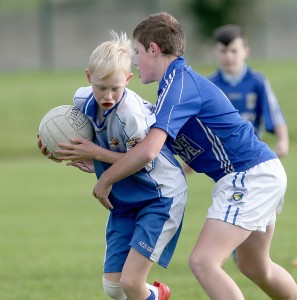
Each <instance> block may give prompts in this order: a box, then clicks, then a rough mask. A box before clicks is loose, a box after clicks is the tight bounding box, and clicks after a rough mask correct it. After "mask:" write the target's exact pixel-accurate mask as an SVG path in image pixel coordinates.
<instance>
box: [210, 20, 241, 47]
mask: <svg viewBox="0 0 297 300" xmlns="http://www.w3.org/2000/svg"><path fill="white" fill-rule="evenodd" d="M237 38H241V39H243V40H244V42H245V43H246V38H245V35H244V33H243V31H242V29H241V27H239V26H238V25H233V24H227V25H223V26H220V27H218V28H217V29H215V31H214V33H213V39H214V42H215V43H222V44H223V45H225V46H228V45H229V44H230V43H232V42H233V41H234V40H235V39H237Z"/></svg>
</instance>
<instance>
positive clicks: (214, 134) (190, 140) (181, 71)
mask: <svg viewBox="0 0 297 300" xmlns="http://www.w3.org/2000/svg"><path fill="white" fill-rule="evenodd" d="M155 114H156V122H155V123H154V124H153V125H152V127H153V128H160V129H162V130H164V131H166V132H167V133H168V139H167V145H168V146H169V147H170V148H171V149H172V151H173V152H174V153H175V154H178V155H179V156H180V157H181V158H182V159H183V160H184V161H185V163H187V164H188V165H189V166H190V167H191V168H192V169H194V170H195V171H196V172H199V173H205V174H206V175H208V176H209V177H211V178H212V179H213V180H214V181H215V182H216V186H215V190H216V191H217V190H220V191H221V195H220V196H222V195H223V196H222V197H223V199H224V200H225V201H226V205H225V207H224V208H223V209H224V211H218V212H217V214H216V217H217V218H218V219H222V220H223V221H226V222H230V223H232V224H235V225H240V224H238V223H237V220H238V218H242V216H241V211H242V212H243V211H244V209H245V212H244V215H246V216H247V215H248V214H247V212H248V210H247V207H249V201H245V200H246V199H248V195H249V194H252V193H251V192H250V191H249V190H248V188H247V187H246V185H247V183H248V182H250V181H253V180H262V179H263V185H264V184H265V182H266V181H265V177H266V176H267V178H268V180H267V184H269V186H270V187H271V188H277V187H276V185H277V184H280V185H281V186H282V187H281V193H279V194H277V195H278V198H276V199H270V200H271V201H274V204H273V205H272V206H273V208H275V211H276V208H277V207H278V208H279V203H280V202H282V198H283V197H282V196H283V194H284V191H285V188H284V186H285V185H286V176H285V172H282V171H279V172H278V173H279V174H274V175H275V177H274V179H271V180H269V178H272V177H273V176H270V175H271V174H269V172H267V170H266V169H265V174H264V172H263V173H262V174H260V173H259V174H258V175H259V176H258V177H257V176H255V174H253V175H249V174H252V172H250V170H252V168H253V167H255V166H257V165H259V164H262V163H264V164H265V163H266V162H267V161H269V160H278V158H277V156H276V154H275V153H274V152H273V151H272V150H271V149H270V148H269V147H268V146H267V145H266V144H265V143H263V142H262V141H260V140H259V139H258V138H257V136H256V135H255V134H254V129H253V126H252V124H251V123H250V122H247V121H245V120H243V119H242V117H241V116H240V115H239V113H238V111H237V110H236V109H235V108H234V106H233V105H232V104H231V102H230V101H229V100H228V98H227V97H226V96H225V94H224V93H223V92H222V91H221V90H220V89H219V88H218V87H217V86H216V85H214V84H213V83H212V82H211V81H209V80H208V79H207V78H205V77H203V76H201V75H199V74H198V73H196V72H194V71H193V70H192V69H191V68H190V67H188V66H187V65H186V62H185V60H184V58H183V57H182V56H180V57H178V58H177V59H176V60H175V61H173V62H172V63H171V64H170V65H169V67H168V69H167V71H166V72H165V74H164V76H163V78H162V80H161V82H160V85H159V90H158V99H157V103H156V107H155ZM277 168H280V169H281V170H282V166H281V164H280V163H279V164H278V166H277ZM277 168H276V169H277ZM272 172H276V171H275V170H274V169H273V171H272ZM230 174H231V176H230V177H228V178H230V182H229V185H230V191H229V193H226V194H225V195H224V190H223V188H220V184H221V179H222V178H224V177H225V176H226V175H230ZM281 175H282V177H283V176H285V178H279V176H281ZM231 178H232V179H231ZM238 178H241V179H240V180H236V179H238ZM235 183H236V184H235ZM218 186H219V187H218ZM258 187H259V185H258ZM260 188H261V185H260V187H259V195H260ZM253 192H254V193H253V195H254V196H255V195H256V197H257V193H256V190H255V191H253ZM236 195H240V197H239V198H237V197H236ZM261 196H262V194H261ZM222 197H221V198H216V197H213V201H222ZM232 197H233V198H232ZM258 198H259V199H258ZM258 198H257V201H260V199H261V198H260V197H258ZM228 199H229V200H230V199H233V200H234V199H235V201H229V200H228ZM237 199H239V200H240V201H236V200H237ZM251 201H252V200H251ZM254 201H255V197H254ZM259 203H260V202H259ZM238 208H239V209H238ZM243 208H244V209H243ZM231 215H232V218H228V216H231ZM263 215H265V205H264V204H263V208H262V209H261V213H260V214H259V216H258V218H259V220H258V219H257V218H253V220H252V222H255V223H257V222H260V223H261V225H260V226H258V225H257V224H253V225H250V224H249V226H246V228H247V229H250V228H256V229H255V230H258V229H257V228H260V229H259V230H265V226H266V225H268V223H267V222H266V223H265V224H263V223H262V221H261V220H260V219H261V218H262V217H263ZM225 216H227V217H226V218H225ZM211 217H214V214H212V215H211ZM272 217H273V216H272V215H271V219H272ZM242 224H243V222H242ZM240 226H241V225H240ZM263 228H264V229H263Z"/></svg>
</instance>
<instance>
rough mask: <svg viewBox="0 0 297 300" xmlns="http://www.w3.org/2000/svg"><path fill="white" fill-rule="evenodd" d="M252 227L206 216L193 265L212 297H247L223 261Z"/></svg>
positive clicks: (193, 257)
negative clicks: (225, 267) (226, 270)
mask: <svg viewBox="0 0 297 300" xmlns="http://www.w3.org/2000/svg"><path fill="white" fill-rule="evenodd" d="M250 234H251V232H250V231H248V230H245V229H243V228H241V227H238V226H234V225H232V224H229V223H226V222H223V221H221V220H216V219H207V220H206V221H205V224H204V226H203V228H202V231H201V233H200V236H199V238H198V240H197V242H196V245H195V246H194V249H193V250H192V253H191V256H190V261H189V263H190V267H191V269H192V272H193V273H194V275H195V277H196V278H197V280H198V281H199V283H200V284H201V286H202V287H203V289H204V290H205V291H206V293H207V294H208V296H209V297H210V298H211V299H213V300H216V299H222V300H225V299H228V300H233V299H234V300H240V299H244V297H243V295H242V293H241V291H240V289H239V288H238V286H237V285H236V283H235V282H234V281H233V280H232V278H231V277H230V276H229V275H228V274H227V273H226V272H225V271H224V270H223V269H222V265H223V264H224V262H225V261H226V260H227V258H228V257H229V256H230V254H231V253H232V251H233V249H235V248H236V247H237V246H238V245H240V244H241V243H242V242H243V241H244V240H245V239H247V238H248V236H249V235H250Z"/></svg>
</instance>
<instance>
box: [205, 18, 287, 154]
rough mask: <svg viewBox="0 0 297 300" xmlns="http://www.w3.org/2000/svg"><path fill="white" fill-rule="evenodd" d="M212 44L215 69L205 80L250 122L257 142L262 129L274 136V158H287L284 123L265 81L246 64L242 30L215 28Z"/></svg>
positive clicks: (246, 53) (244, 38)
mask: <svg viewBox="0 0 297 300" xmlns="http://www.w3.org/2000/svg"><path fill="white" fill-rule="evenodd" d="M214 44H215V45H214V53H215V57H216V59H217V62H218V64H219V68H218V70H217V72H216V73H215V74H212V75H210V76H209V77H208V79H209V80H211V81H212V82H213V83H214V84H215V85H216V86H218V87H219V88H220V89H221V90H222V91H223V92H224V93H225V95H226V96H227V97H228V99H229V100H230V101H231V103H232V104H233V105H234V107H235V108H236V109H238V111H239V114H240V115H241V116H242V117H243V118H244V119H245V120H247V121H250V122H252V124H253V126H254V129H255V133H256V135H257V136H258V137H259V138H262V133H263V132H262V131H263V128H265V130H266V131H267V132H270V133H273V134H275V135H276V137H277V144H276V147H275V152H276V154H277V155H278V157H282V156H285V155H287V154H288V151H289V136H288V128H287V124H286V121H285V119H284V116H283V114H282V111H281V108H280V106H279V103H278V101H277V98H276V97H275V94H274V92H273V90H272V88H271V86H270V83H269V81H268V80H267V78H265V77H264V76H263V75H262V74H261V73H258V72H255V71H253V70H252V69H251V68H250V67H248V66H247V64H246V59H247V58H248V54H249V47H248V42H247V39H246V37H245V36H244V33H243V31H242V29H241V28H240V27H239V26H237V25H233V24H228V25H224V26H221V27H218V28H217V29H216V30H215V31H214Z"/></svg>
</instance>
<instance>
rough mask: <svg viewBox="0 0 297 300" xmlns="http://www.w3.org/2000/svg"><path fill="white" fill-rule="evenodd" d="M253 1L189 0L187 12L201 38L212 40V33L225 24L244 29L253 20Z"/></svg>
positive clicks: (254, 2)
mask: <svg viewBox="0 0 297 300" xmlns="http://www.w3.org/2000/svg"><path fill="white" fill-rule="evenodd" d="M255 4H256V1H255V0H248V1H246V0H190V1H189V3H188V10H189V12H190V13H192V14H193V15H194V20H195V25H196V27H197V30H198V31H199V32H200V34H201V36H202V37H204V38H206V39H211V38H212V33H213V31H214V30H215V29H216V28H217V27H219V26H221V25H225V24H238V25H240V26H242V27H246V25H247V23H248V22H249V21H250V19H251V15H254V18H255V10H254V9H255V6H256V5H255Z"/></svg>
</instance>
